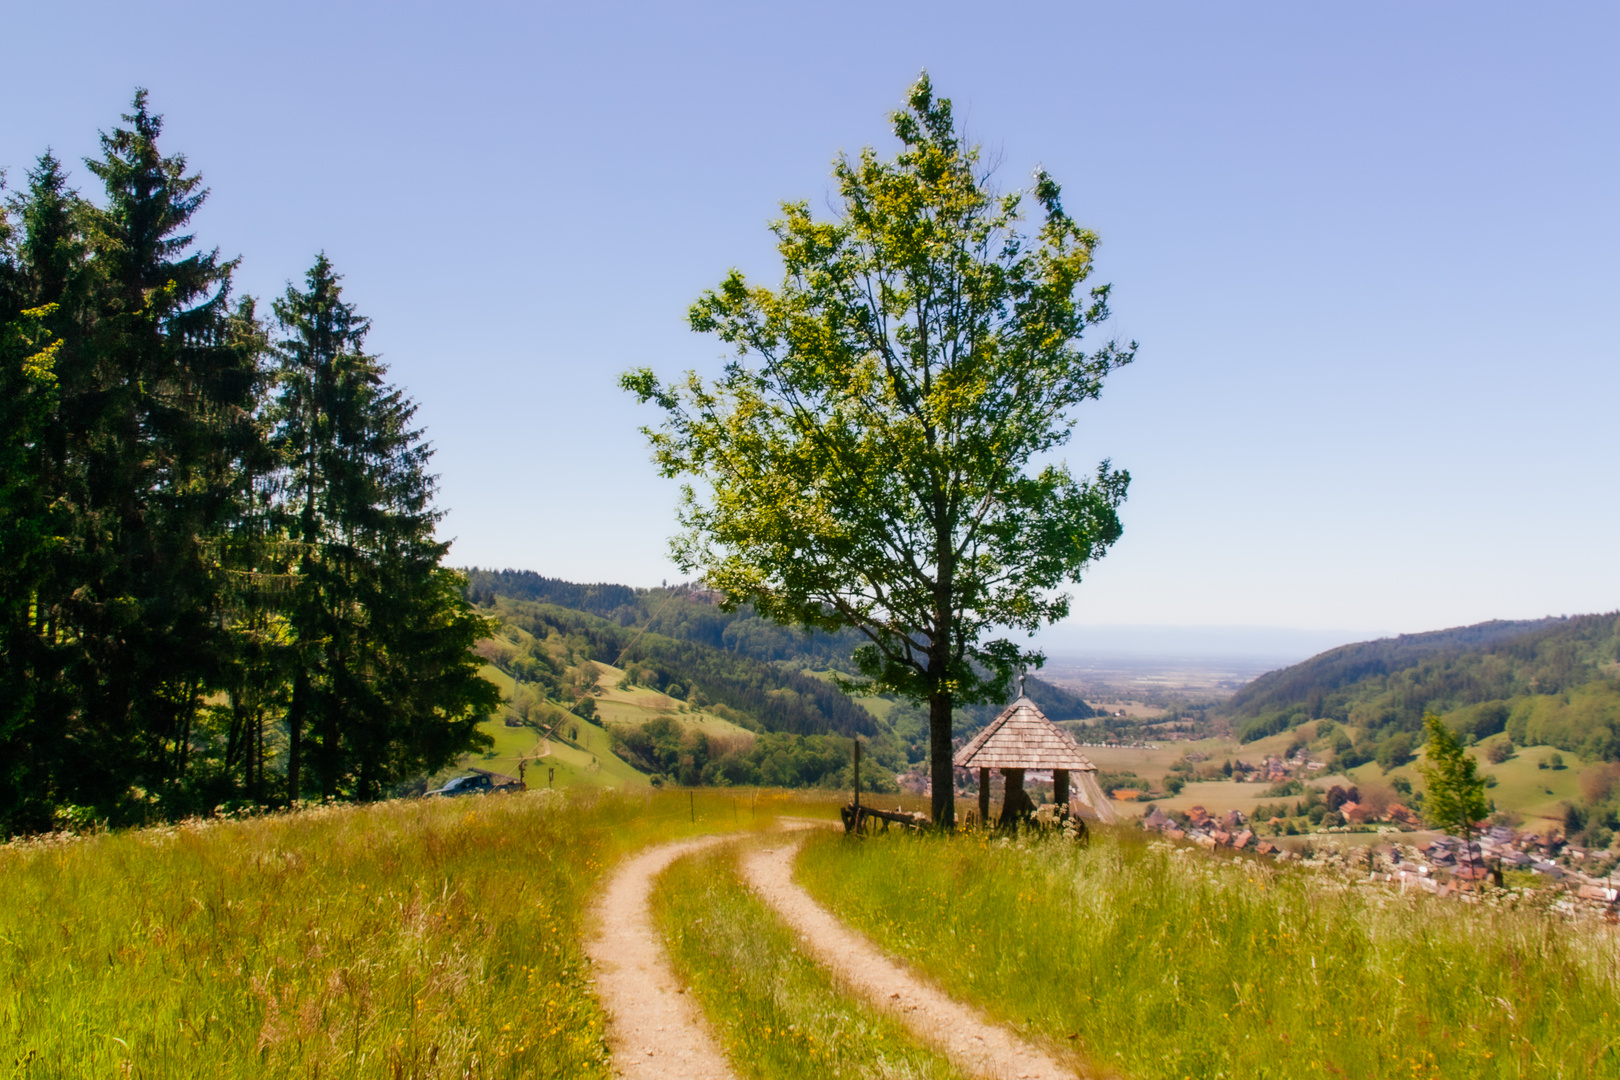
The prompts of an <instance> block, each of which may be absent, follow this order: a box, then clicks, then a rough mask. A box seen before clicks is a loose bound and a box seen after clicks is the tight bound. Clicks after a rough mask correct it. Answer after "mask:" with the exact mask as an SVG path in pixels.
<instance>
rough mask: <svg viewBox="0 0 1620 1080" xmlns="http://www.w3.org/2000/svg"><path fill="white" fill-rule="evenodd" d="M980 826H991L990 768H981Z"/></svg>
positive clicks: (985, 827) (986, 827)
mask: <svg viewBox="0 0 1620 1080" xmlns="http://www.w3.org/2000/svg"><path fill="white" fill-rule="evenodd" d="M979 827H980V828H984V829H988V828H989V827H990V770H989V769H980V770H979Z"/></svg>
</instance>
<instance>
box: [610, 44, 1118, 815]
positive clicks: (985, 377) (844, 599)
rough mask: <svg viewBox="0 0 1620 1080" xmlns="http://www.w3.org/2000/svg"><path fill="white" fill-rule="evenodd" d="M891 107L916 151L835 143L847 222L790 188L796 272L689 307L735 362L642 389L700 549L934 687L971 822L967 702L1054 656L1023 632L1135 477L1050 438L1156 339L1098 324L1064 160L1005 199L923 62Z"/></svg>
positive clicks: (653, 435)
mask: <svg viewBox="0 0 1620 1080" xmlns="http://www.w3.org/2000/svg"><path fill="white" fill-rule="evenodd" d="M892 120H893V129H894V134H895V135H896V137H897V138H898V139H899V141H900V143H901V149H900V152H899V153H898V154H897V155H896V156H895V157H894V158H893V159H889V160H885V159H883V158H880V157H879V155H878V154H877V152H876V151H875V150H873V149H870V148H868V149H866V150H864V151H862V153H861V154H860V155H859V157H858V158H855V159H850V158H848V157H840V158H839V159H838V160H837V161H836V163H835V165H834V171H833V175H834V178H835V180H836V182H837V189H838V195H839V199H840V202H841V207H840V210H841V212H840V213H839V215H838V216H837V217H836V218H835V219H834V220H830V221H818V220H816V219H814V218H813V217H812V215H811V213H810V209H809V206H808V205H807V204H805V203H802V202H801V203H787V204H785V205H784V206H783V216H782V218H781V219H780V220H778V221H777V222H775V223H774V224H773V226H772V228H773V231H774V232H775V235H776V237H777V248H778V251H779V253H780V255H781V258H782V261H783V264H784V270H785V274H784V279H783V282H782V284H781V286H780V287H779V288H777V289H774V290H773V289H769V288H765V287H761V286H756V285H752V284H750V283H749V282H748V281H746V280H745V279H744V277H743V275H742V274H741V273H739V272H736V271H733V272H732V273H731V274H729V275H728V276H727V277H726V278H725V280H724V281H723V282H722V283H721V284H720V286H719V287H718V288H716V289H714V290H711V291H709V292H706V293H704V295H703V296H702V297H701V298H700V299H699V300H698V301H697V303H696V304H694V305H693V307H692V309H691V314H690V321H691V325H692V328H693V329H694V330H696V331H698V332H700V333H709V334H714V335H715V336H717V337H718V338H719V339H720V340H721V341H722V342H724V343H725V344H726V345H728V346H729V347H731V348H732V349H733V350H734V353H735V356H734V358H733V359H732V361H731V362H730V363H729V364H728V365H727V366H726V368H725V370H724V372H723V373H722V375H721V376H720V377H719V378H718V379H715V380H713V381H708V380H705V379H703V378H702V377H700V376H699V375H698V374H696V373H688V374H687V375H686V377H685V378H684V379H682V380H680V381H678V382H675V383H670V384H666V383H663V382H661V381H660V380H659V379H658V377H657V376H655V375H654V374H653V372H651V371H650V370H647V369H641V370H636V371H631V372H629V373H627V374H626V375H625V376H624V378H623V384H624V386H625V387H626V388H627V389H628V390H630V391H632V392H633V393H635V394H636V395H637V396H638V397H639V398H640V399H641V400H642V401H644V402H648V401H650V402H654V403H656V404H657V405H658V406H660V407H661V408H662V409H663V410H664V414H665V420H664V423H663V424H662V426H661V427H658V428H656V429H655V428H649V429H647V435H648V437H649V439H650V441H651V444H652V448H653V452H654V457H655V460H656V461H657V463H658V465H659V467H660V468H661V470H662V471H663V472H664V474H665V475H667V476H670V477H686V478H687V479H688V482H687V484H686V486H685V487H684V495H683V500H682V504H681V510H680V520H681V524H682V527H683V531H682V532H681V533H680V534H679V535H678V537H677V538H676V539H675V541H674V543H673V547H674V552H675V555H676V559H677V561H678V562H679V563H680V564H681V565H682V567H683V568H684V569H686V570H687V571H688V572H693V571H696V572H699V573H701V574H702V575H703V577H704V579H705V580H706V581H707V583H708V584H709V585H711V586H712V587H714V588H716V589H718V590H720V591H721V592H722V594H723V595H724V596H725V598H726V603H727V604H728V605H733V606H734V605H738V604H745V603H746V604H751V605H753V606H754V608H755V609H756V610H758V611H759V612H760V613H762V614H764V615H767V616H769V617H771V618H774V619H777V620H779V621H782V622H787V623H797V624H799V625H802V626H804V627H807V628H816V629H821V630H827V631H837V630H839V629H842V628H846V627H852V628H854V629H856V630H858V631H859V632H860V633H861V634H863V635H864V637H865V638H866V643H865V645H863V647H862V648H861V649H860V650H858V652H857V657H856V659H857V665H858V667H859V670H860V673H861V674H862V675H863V676H864V677H865V679H866V685H867V686H868V687H869V688H871V689H874V690H879V691H893V692H896V693H898V694H901V695H903V696H905V697H907V698H909V699H911V700H913V701H919V702H920V701H925V700H926V701H927V702H928V703H929V711H930V763H931V766H930V775H931V779H932V784H933V791H934V796H933V804H934V818H935V821H936V823H938V824H940V825H942V826H949V825H950V824H951V822H952V819H953V815H954V804H953V801H952V796H953V791H954V783H953V778H952V770H951V765H950V755H951V731H950V718H951V710H952V707H953V705H954V703H957V702H978V701H985V700H988V699H999V698H1001V697H1003V696H1004V695H1005V694H1006V693H1007V690H1008V686H1009V681H1010V677H1011V675H1012V674H1013V672H1014V671H1015V670H1016V669H1017V668H1018V667H1019V666H1020V665H1024V664H1036V665H1038V664H1039V663H1040V662H1041V660H1042V657H1041V656H1040V654H1039V653H1037V652H1034V651H1033V650H1031V649H1029V648H1027V647H1025V646H1021V645H1020V644H1018V643H1017V642H1015V641H1012V640H1010V639H1009V637H1008V636H1006V635H1007V632H1008V631H1011V632H1014V633H1017V632H1023V633H1025V634H1029V633H1033V632H1034V631H1035V630H1037V629H1038V628H1039V627H1041V626H1043V625H1046V624H1048V623H1050V622H1053V621H1055V620H1058V619H1061V618H1063V617H1064V616H1065V615H1067V613H1068V611H1069V603H1070V598H1069V596H1068V595H1066V594H1064V593H1061V592H1058V591H1057V590H1058V589H1059V588H1060V587H1061V586H1062V585H1063V584H1064V583H1065V582H1073V581H1078V580H1079V577H1080V574H1081V571H1082V570H1083V569H1084V568H1085V567H1086V566H1087V564H1089V563H1090V562H1091V561H1092V560H1094V559H1096V558H1098V557H1100V556H1102V555H1103V554H1104V553H1105V552H1106V551H1107V550H1108V548H1109V547H1110V546H1111V545H1112V544H1113V543H1114V542H1115V541H1116V540H1117V539H1118V538H1119V535H1120V531H1121V526H1120V522H1119V518H1118V515H1117V509H1118V506H1119V504H1120V503H1121V502H1122V500H1123V499H1124V498H1125V493H1126V487H1127V485H1128V482H1129V477H1128V476H1127V474H1126V473H1125V472H1123V471H1121V470H1116V469H1114V468H1113V467H1112V466H1111V465H1110V464H1109V463H1108V462H1107V461H1104V462H1103V463H1102V464H1101V465H1099V466H1098V467H1097V469H1096V470H1095V472H1094V474H1092V475H1091V476H1090V477H1087V478H1084V479H1080V478H1076V477H1075V476H1074V475H1073V474H1072V473H1071V472H1070V471H1069V470H1068V468H1067V467H1066V466H1064V465H1062V464H1059V463H1053V462H1051V461H1050V460H1049V457H1050V455H1051V453H1052V452H1053V451H1055V450H1056V449H1058V448H1059V447H1061V446H1062V445H1063V444H1064V443H1065V442H1066V441H1067V440H1068V438H1069V436H1070V434H1071V431H1072V428H1073V425H1074V422H1075V416H1074V409H1075V408H1076V406H1078V405H1080V404H1082V403H1084V402H1086V401H1089V400H1091V399H1093V398H1096V397H1097V396H1098V395H1099V394H1100V392H1101V390H1102V385H1103V380H1104V378H1105V377H1106V376H1107V375H1108V374H1109V373H1110V372H1112V371H1114V370H1115V369H1117V368H1118V367H1120V366H1121V365H1123V364H1126V363H1128V362H1130V360H1131V359H1132V358H1133V356H1134V350H1135V344H1134V343H1132V344H1130V345H1129V346H1122V345H1120V344H1119V343H1117V342H1112V341H1110V342H1107V343H1105V344H1103V345H1102V346H1100V347H1099V348H1096V349H1094V350H1092V351H1086V350H1085V349H1083V348H1082V347H1081V345H1080V339H1081V337H1082V335H1083V334H1084V333H1085V332H1086V331H1087V330H1089V329H1091V328H1092V327H1095V326H1096V325H1098V324H1099V323H1101V322H1103V321H1104V320H1105V319H1107V317H1108V314H1109V312H1108V295H1109V289H1108V286H1106V285H1098V286H1095V287H1092V288H1090V289H1089V290H1087V289H1084V288H1083V286H1084V284H1085V282H1086V281H1087V279H1088V277H1089V276H1090V273H1091V269H1092V257H1093V252H1094V249H1095V247H1096V244H1097V238H1096V236H1095V234H1093V233H1092V232H1090V231H1088V230H1086V229H1084V228H1082V227H1081V226H1079V225H1078V224H1077V223H1076V222H1074V221H1073V219H1071V218H1070V217H1069V216H1068V214H1067V213H1066V212H1065V211H1064V209H1063V205H1062V202H1061V199H1060V189H1059V186H1058V184H1057V183H1056V181H1054V180H1053V179H1052V178H1051V177H1050V176H1048V175H1047V174H1046V173H1045V172H1044V171H1037V172H1036V173H1035V175H1034V178H1033V182H1032V184H1031V186H1030V187H1029V189H1028V190H1027V191H1024V190H1020V191H1014V192H1010V193H1007V194H998V193H997V192H996V191H995V190H994V188H993V187H992V185H991V178H990V175H989V171H988V170H987V169H985V168H984V165H983V161H982V158H981V155H980V153H979V151H978V149H977V147H974V146H972V145H969V144H968V143H966V142H965V141H964V139H963V137H962V135H961V133H960V131H959V130H958V128H957V126H956V123H955V120H954V118H953V116H952V111H951V103H950V101H949V100H948V99H945V98H940V97H936V96H935V94H934V91H933V87H932V85H931V84H930V82H929V80H928V78H927V76H926V75H924V76H923V77H922V78H921V79H920V80H919V81H918V82H917V84H916V85H915V86H914V87H913V88H912V90H911V93H910V96H909V99H908V101H907V103H906V106H905V107H904V108H903V109H900V110H899V111H897V112H895V113H894V114H893V115H892ZM1030 199H1032V200H1033V202H1034V204H1035V207H1036V209H1037V211H1038V214H1039V218H1040V223H1039V227H1038V228H1037V229H1036V230H1035V231H1034V232H1033V233H1031V232H1028V231H1025V230H1023V229H1021V227H1020V226H1021V225H1022V223H1023V217H1022V214H1023V211H1024V207H1025V203H1026V200H1030ZM700 489H701V494H700Z"/></svg>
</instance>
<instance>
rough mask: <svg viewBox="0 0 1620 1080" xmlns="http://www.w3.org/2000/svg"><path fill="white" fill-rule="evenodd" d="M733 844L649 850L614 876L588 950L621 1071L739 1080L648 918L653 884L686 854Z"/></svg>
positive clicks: (709, 840)
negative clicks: (668, 867)
mask: <svg viewBox="0 0 1620 1080" xmlns="http://www.w3.org/2000/svg"><path fill="white" fill-rule="evenodd" d="M726 839H728V838H727V837H722V836H705V837H701V838H699V839H697V840H683V841H681V842H679V843H675V844H665V845H663V846H662V847H655V848H653V849H651V850H650V851H644V852H642V853H640V854H639V855H636V856H634V857H633V858H631V859H630V860H629V861H627V862H626V863H625V864H624V865H623V866H620V867H619V868H618V870H617V871H615V872H614V874H613V877H612V878H611V879H610V880H609V882H608V886H607V891H606V892H605V893H604V894H603V896H602V899H601V901H600V902H599V903H598V904H597V906H596V910H595V916H596V920H597V930H596V933H595V934H594V935H592V937H591V938H590V940H589V941H587V942H586V943H585V952H586V955H588V956H589V957H590V958H591V962H592V964H593V965H594V966H595V969H596V992H597V995H598V997H599V998H600V999H601V1002H602V1006H603V1008H604V1009H606V1010H607V1014H608V1030H607V1035H608V1046H609V1047H611V1048H612V1050H613V1067H614V1071H615V1072H617V1073H618V1074H619V1075H620V1076H623V1077H627V1078H631V1080H638V1078H641V1077H647V1078H649V1080H651V1078H654V1077H658V1078H669V1080H732V1078H733V1077H734V1076H735V1075H736V1074H734V1073H733V1072H732V1071H731V1066H730V1065H729V1064H727V1062H726V1058H725V1055H724V1054H722V1053H721V1052H720V1047H719V1046H718V1045H717V1044H716V1043H715V1041H714V1038H713V1036H712V1035H711V1034H710V1033H709V1027H708V1024H707V1023H706V1022H705V1021H704V1019H703V1013H702V1010H701V1009H699V1008H698V1005H697V1002H695V1001H693V1000H692V997H691V995H690V994H688V993H686V992H685V989H686V988H685V987H684V986H683V985H682V984H681V981H680V980H679V979H677V978H676V977H675V972H674V971H673V970H672V969H671V968H670V966H669V959H668V956H667V955H666V954H665V952H664V943H663V939H662V936H661V935H660V934H659V933H658V929H657V928H656V927H655V926H654V925H653V922H652V915H651V913H650V912H649V911H648V901H649V899H650V898H651V895H652V882H653V878H655V877H657V876H658V874H659V873H660V872H661V871H662V870H663V869H664V868H665V867H666V866H668V865H669V864H670V863H672V862H674V861H675V860H676V859H679V858H681V857H682V856H685V855H690V854H693V853H694V852H698V851H702V850H703V849H704V848H708V847H713V846H714V845H715V844H718V843H721V842H722V841H724V840H726Z"/></svg>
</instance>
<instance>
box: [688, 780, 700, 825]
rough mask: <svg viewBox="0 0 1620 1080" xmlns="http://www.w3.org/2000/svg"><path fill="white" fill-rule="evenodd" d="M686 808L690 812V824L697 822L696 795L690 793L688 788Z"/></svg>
mask: <svg viewBox="0 0 1620 1080" xmlns="http://www.w3.org/2000/svg"><path fill="white" fill-rule="evenodd" d="M686 809H687V810H688V811H690V812H691V814H692V824H694V825H696V824H697V796H695V795H693V794H692V791H691V789H690V788H688V789H687V792H686Z"/></svg>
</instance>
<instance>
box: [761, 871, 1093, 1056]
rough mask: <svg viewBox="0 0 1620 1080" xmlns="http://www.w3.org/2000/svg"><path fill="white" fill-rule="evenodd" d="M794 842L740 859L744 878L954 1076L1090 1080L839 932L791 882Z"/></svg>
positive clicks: (814, 951)
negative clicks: (942, 1058)
mask: <svg viewBox="0 0 1620 1080" xmlns="http://www.w3.org/2000/svg"><path fill="white" fill-rule="evenodd" d="M798 849H799V842H791V843H788V844H785V845H784V846H781V847H774V848H767V849H762V850H760V851H757V852H754V853H752V854H750V855H747V856H746V857H745V858H744V859H743V876H744V877H745V878H747V880H748V883H749V885H750V886H751V887H752V888H753V889H754V891H755V892H757V893H759V895H760V896H761V897H762V898H763V899H764V900H765V902H766V903H767V904H768V905H770V907H771V908H773V909H774V910H775V911H776V913H777V914H778V915H780V916H781V917H782V918H783V919H784V920H785V921H786V922H787V923H788V925H789V926H791V927H793V929H794V930H796V931H797V932H798V933H799V935H800V938H801V940H802V941H803V943H804V945H805V948H806V949H807V950H808V951H809V952H810V954H811V955H812V956H814V957H815V958H816V959H817V960H818V961H819V962H821V963H822V964H823V965H825V966H826V967H828V968H830V969H832V971H833V972H834V973H835V974H836V975H837V976H838V977H839V978H841V979H842V980H843V981H844V982H845V983H846V984H848V985H849V986H850V988H851V989H853V990H854V991H855V992H856V993H858V994H861V995H862V996H864V997H866V998H867V999H868V1000H870V1001H872V1002H873V1003H875V1004H877V1005H879V1006H882V1007H883V1008H886V1009H888V1010H890V1011H891V1012H893V1013H894V1014H895V1015H896V1016H898V1017H899V1019H900V1021H901V1022H902V1023H904V1024H905V1025H906V1026H907V1027H909V1028H910V1029H911V1030H912V1031H913V1032H915V1033H916V1034H917V1035H918V1036H919V1037H921V1038H923V1039H925V1040H927V1041H929V1042H931V1043H932V1044H934V1045H935V1046H937V1047H939V1049H940V1050H941V1051H942V1052H943V1053H944V1054H945V1055H946V1056H947V1057H949V1058H950V1059H951V1060H952V1061H953V1062H955V1063H956V1065H957V1066H958V1067H959V1068H962V1069H966V1070H968V1071H970V1072H975V1073H978V1074H980V1075H982V1076H988V1077H997V1078H1002V1077H1005V1078H1008V1080H1015V1078H1017V1080H1026V1078H1027V1080H1059V1078H1062V1080H1073V1078H1074V1077H1090V1076H1093V1075H1095V1074H1092V1073H1090V1072H1086V1071H1081V1070H1079V1069H1076V1068H1075V1067H1074V1066H1073V1065H1070V1064H1064V1063H1062V1062H1060V1061H1059V1060H1057V1059H1056V1058H1054V1057H1053V1056H1052V1055H1051V1054H1049V1053H1047V1052H1046V1051H1044V1050H1042V1049H1041V1048H1040V1047H1038V1046H1035V1045H1033V1044H1032V1043H1030V1042H1028V1041H1026V1040H1024V1039H1022V1038H1020V1037H1019V1036H1017V1035H1015V1034H1014V1033H1013V1032H1011V1031H1009V1030H1008V1029H1007V1028H1005V1027H1003V1026H1002V1025H1000V1024H996V1023H993V1022H991V1021H990V1020H988V1019H986V1018H985V1016H984V1015H983V1014H982V1013H980V1012H979V1011H978V1010H977V1009H974V1008H972V1007H970V1006H967V1005H964V1004H962V1003H961V1002H959V1001H956V1000H955V999H953V998H951V997H948V996H947V995H945V994H944V993H941V992H940V991H939V990H938V989H936V988H935V987H933V986H931V985H929V984H928V983H926V982H924V981H923V980H921V979H919V978H918V977H917V976H916V975H914V974H912V973H911V972H910V971H908V970H907V969H906V968H905V967H903V966H902V965H901V964H899V963H897V962H896V961H895V960H893V959H892V958H891V957H889V956H888V954H886V953H884V952H883V950H881V949H879V948H878V947H877V946H876V945H873V944H872V943H871V942H870V941H868V940H867V939H866V938H865V937H863V936H862V935H860V934H858V933H856V932H855V931H853V930H851V929H850V928H849V927H847V926H845V925H844V924H843V922H841V921H840V920H839V919H838V918H837V916H835V915H833V914H832V913H831V912H830V911H828V910H827V909H826V908H824V907H822V906H821V905H820V904H818V903H817V902H816V901H815V899H814V898H812V897H811V895H810V894H809V893H808V892H806V891H805V890H804V889H803V888H802V887H801V886H800V885H799V884H798V882H796V881H794V880H793V856H794V854H795V853H796V852H797V851H798Z"/></svg>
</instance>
